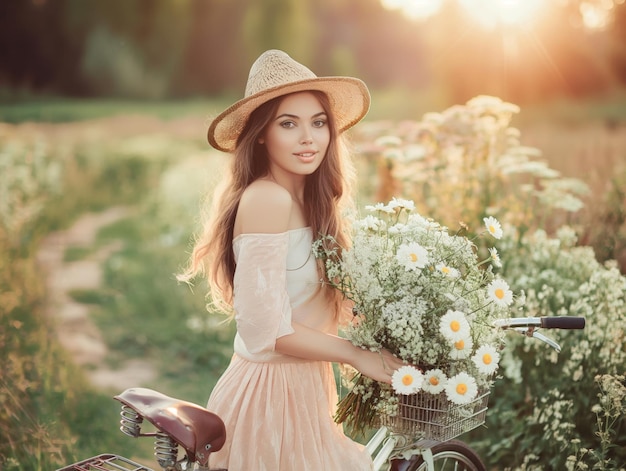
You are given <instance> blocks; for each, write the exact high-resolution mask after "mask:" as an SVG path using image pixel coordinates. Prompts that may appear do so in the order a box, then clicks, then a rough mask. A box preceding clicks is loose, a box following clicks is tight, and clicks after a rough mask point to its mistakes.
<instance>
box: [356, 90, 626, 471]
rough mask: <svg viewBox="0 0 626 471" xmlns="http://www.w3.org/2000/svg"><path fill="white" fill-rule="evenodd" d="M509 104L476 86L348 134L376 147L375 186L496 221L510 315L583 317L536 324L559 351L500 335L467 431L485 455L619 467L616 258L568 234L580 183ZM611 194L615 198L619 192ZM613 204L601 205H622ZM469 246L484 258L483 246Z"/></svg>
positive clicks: (445, 219) (466, 217)
mask: <svg viewBox="0 0 626 471" xmlns="http://www.w3.org/2000/svg"><path fill="white" fill-rule="evenodd" d="M518 112H519V108H518V107H517V106H515V105H513V104H510V103H505V102H503V101H502V100H500V99H498V98H496V97H477V98H475V99H472V100H470V101H469V102H468V103H466V104H465V105H463V106H454V107H451V108H449V109H447V110H445V111H443V112H442V113H429V114H426V115H425V116H424V117H423V119H422V120H421V121H406V122H402V123H397V124H392V123H369V124H366V125H364V126H363V127H362V134H360V135H359V136H357V137H358V141H357V142H358V143H359V146H360V148H361V149H363V150H364V151H365V152H366V153H367V154H368V155H369V156H372V155H376V156H378V159H379V160H378V162H379V163H378V165H379V167H378V168H379V170H380V169H383V172H382V173H381V172H379V175H381V178H380V179H379V183H381V182H383V183H384V185H385V186H386V188H379V190H378V194H385V193H390V194H391V195H396V196H402V197H410V198H412V199H414V200H415V204H416V207H417V208H418V211H419V212H420V213H421V214H424V215H426V216H427V217H432V218H434V219H436V220H438V221H440V222H441V223H442V224H443V225H448V226H456V224H458V222H459V221H462V223H463V222H465V223H467V222H468V221H476V220H480V219H481V218H483V217H485V216H488V215H492V216H495V217H497V219H498V220H500V221H501V222H502V223H503V227H504V228H505V231H504V233H505V236H504V237H503V238H502V239H501V240H500V241H497V243H496V246H497V247H496V248H497V250H498V251H502V254H503V255H502V259H501V262H502V266H501V267H495V266H494V268H493V271H494V273H495V274H496V275H498V276H501V277H503V278H505V279H506V280H507V282H508V283H509V285H510V288H511V290H512V291H513V292H516V293H520V298H521V299H520V304H521V303H522V301H523V302H524V308H523V310H520V311H518V313H517V314H516V315H517V316H560V315H572V316H585V317H586V319H587V326H586V328H585V330H584V331H580V332H577V331H549V332H546V335H548V336H553V337H555V338H556V340H557V341H558V342H559V343H561V344H562V346H563V350H562V351H561V353H559V354H557V353H556V352H554V351H552V350H551V349H550V348H549V347H548V346H547V345H545V344H544V343H541V342H538V341H535V340H532V339H528V338H524V337H521V336H517V337H516V336H508V337H507V339H506V346H505V349H504V350H503V351H502V355H501V358H500V368H499V370H498V378H497V379H496V381H495V385H494V389H493V391H494V394H492V397H491V400H490V411H489V412H488V416H487V424H486V425H487V428H483V429H478V430H475V431H473V432H472V433H471V434H469V435H468V436H466V438H467V439H468V440H470V442H471V444H472V445H474V446H475V447H476V448H477V449H478V450H479V451H480V452H481V455H482V456H483V457H484V458H485V461H486V463H487V464H488V466H491V467H493V468H494V469H502V467H503V464H505V463H506V466H508V468H507V469H545V470H550V469H554V470H562V469H605V470H608V469H620V468H624V467H626V457H625V453H626V452H625V450H626V424H625V423H624V422H625V421H624V414H623V406H624V399H623V398H624V396H623V388H624V365H625V364H626V356H625V355H626V353H625V349H624V346H625V344H626V338H625V336H624V328H625V319H626V304H625V303H626V299H625V296H626V279H625V277H624V275H623V274H621V273H620V270H619V269H618V267H617V264H616V263H615V262H613V261H609V262H607V263H605V264H601V263H599V262H598V261H597V257H596V254H595V253H594V250H593V248H592V247H589V246H585V245H584V242H583V243H581V242H580V241H578V238H577V235H576V231H575V230H574V229H572V227H576V223H577V222H579V220H578V219H577V218H576V217H577V216H578V215H579V210H580V209H581V208H582V207H583V205H584V199H585V195H586V192H587V185H586V184H585V183H583V182H582V181H580V180H577V179H571V178H564V177H563V176H561V175H560V174H559V173H558V172H556V171H555V170H553V169H551V168H550V167H549V166H548V164H547V163H546V161H544V160H542V159H541V151H540V150H539V149H535V148H531V147H528V146H525V145H523V143H522V142H523V141H522V136H521V134H520V132H519V131H518V130H517V129H515V128H514V127H512V126H511V121H512V118H513V116H514V115H515V114H516V113H518ZM380 162H382V165H381V164H380ZM614 196H615V198H617V201H621V197H622V192H621V191H617V192H615V195H614ZM615 207H616V208H619V210H618V211H614V210H613V209H611V211H612V214H617V215H618V216H619V215H621V213H622V211H621V206H619V205H616V206H615ZM596 209H597V210H598V213H601V212H602V210H601V208H596ZM619 217H620V218H621V216H619ZM618 225H621V219H619V221H618ZM611 227H613V226H611ZM513 228H515V229H513ZM603 233H604V232H603ZM586 240H588V239H586ZM477 244H478V241H477ZM479 249H480V250H481V253H482V254H483V258H484V256H485V255H486V249H487V248H486V247H479Z"/></svg>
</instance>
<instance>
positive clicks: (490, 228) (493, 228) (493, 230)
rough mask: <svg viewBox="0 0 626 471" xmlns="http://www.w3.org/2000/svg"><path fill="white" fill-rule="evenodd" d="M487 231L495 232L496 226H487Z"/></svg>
mask: <svg viewBox="0 0 626 471" xmlns="http://www.w3.org/2000/svg"><path fill="white" fill-rule="evenodd" d="M489 232H491V233H492V234H495V233H496V227H495V226H493V225H491V226H489Z"/></svg>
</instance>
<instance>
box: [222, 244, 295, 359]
mask: <svg viewBox="0 0 626 471" xmlns="http://www.w3.org/2000/svg"><path fill="white" fill-rule="evenodd" d="M233 248H234V249H235V255H236V259H237V266H236V269H235V279H234V303H233V307H234V310H235V321H236V323H237V332H238V333H239V336H240V337H241V339H242V340H243V342H244V344H245V345H246V349H247V350H248V351H249V352H250V353H259V352H264V351H272V350H274V346H275V344H276V339H277V338H279V337H282V336H284V335H289V334H292V333H293V332H294V330H293V328H292V327H291V305H290V302H289V296H288V294H287V289H286V274H287V268H286V264H287V261H286V260H287V251H288V248H289V233H287V232H284V233H280V234H244V235H242V236H239V237H238V238H237V239H236V241H235V244H234V246H233Z"/></svg>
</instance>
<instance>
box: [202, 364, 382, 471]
mask: <svg viewBox="0 0 626 471" xmlns="http://www.w3.org/2000/svg"><path fill="white" fill-rule="evenodd" d="M336 404H337V390H336V386H335V379H334V375H333V369H332V365H331V364H330V363H328V362H320V361H299V362H279V363H274V362H273V363H256V362H250V361H248V360H245V359H243V358H241V357H239V356H237V355H234V356H233V358H232V360H231V363H230V365H229V367H228V368H227V370H226V371H225V372H224V374H223V375H222V377H221V378H220V379H219V381H218V383H217V384H216V386H215V388H214V389H213V392H212V393H211V396H210V398H209V401H208V404H207V409H209V410H210V411H212V412H214V413H216V414H217V415H219V416H220V417H221V418H222V420H223V421H224V423H225V425H226V433H227V437H226V443H225V445H224V447H223V448H222V450H220V451H219V452H216V453H213V454H212V455H211V460H210V466H211V467H215V468H227V469H228V470H229V471H295V470H297V471H369V470H372V469H373V465H372V459H371V457H370V456H369V454H368V453H367V452H366V451H365V449H364V447H363V446H362V445H361V444H359V443H356V442H354V441H353V440H351V439H350V438H349V437H347V436H346V435H345V434H344V433H343V430H342V427H341V426H340V425H338V424H336V423H335V422H334V421H333V419H332V416H333V414H334V411H335V408H336Z"/></svg>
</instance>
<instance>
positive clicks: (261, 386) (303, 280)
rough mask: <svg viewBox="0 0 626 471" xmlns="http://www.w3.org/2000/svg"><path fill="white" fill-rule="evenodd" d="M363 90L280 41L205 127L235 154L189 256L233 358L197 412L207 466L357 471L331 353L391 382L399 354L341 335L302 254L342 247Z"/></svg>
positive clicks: (333, 297) (360, 453)
mask: <svg viewBox="0 0 626 471" xmlns="http://www.w3.org/2000/svg"><path fill="white" fill-rule="evenodd" d="M369 101H370V98H369V92H368V90H367V87H366V86H365V84H364V83H363V82H361V81H360V80H358V79H355V78H349V77H317V76H315V74H313V72H311V71H310V70H309V69H308V68H306V67H304V66H303V65H301V64H299V63H298V62H296V61H294V60H293V59H291V58H290V57H289V56H288V55H287V54H285V53H284V52H282V51H276V50H272V51H267V52H265V53H264V54H262V55H261V56H260V57H259V58H258V59H257V61H256V62H255V63H254V64H253V66H252V68H251V70H250V75H249V78H248V83H247V86H246V94H245V98H244V99H242V100H240V101H238V102H237V103H235V104H234V105H232V106H231V107H230V108H228V109H227V110H226V111H224V112H223V113H222V114H220V115H219V116H218V117H217V118H216V119H215V120H214V121H213V122H212V123H211V125H210V127H209V130H208V140H209V142H210V143H211V145H212V146H213V147H215V148H216V149H219V150H221V151H225V152H230V153H233V154H234V155H233V161H232V167H231V175H230V177H231V178H230V180H229V181H228V182H226V185H225V187H224V189H223V190H222V193H221V196H220V197H218V198H215V199H214V211H213V219H212V220H211V221H210V222H209V224H207V226H206V230H205V232H204V235H203V237H202V238H201V239H200V240H199V241H198V243H197V245H196V247H195V248H194V252H193V254H192V260H191V266H190V269H189V271H188V273H187V276H188V277H191V276H193V275H195V274H196V273H198V272H204V273H205V274H206V275H207V276H208V278H209V281H210V286H211V291H212V295H213V299H214V300H216V301H221V302H222V303H223V304H224V305H226V306H229V307H232V309H233V311H234V318H235V320H236V324H237V334H236V336H235V341H234V351H235V353H234V355H233V358H232V360H231V363H230V365H229V366H228V369H227V370H226V371H225V372H224V374H223V375H222V377H221V378H220V379H219V381H218V383H217V385H216V386H215V388H214V390H213V392H212V394H211V397H210V398H209V401H208V405H207V408H208V409H209V410H211V411H213V412H215V413H217V414H218V415H219V416H220V417H221V418H222V419H223V420H224V422H225V425H226V430H227V441H226V445H225V446H224V448H223V449H222V450H221V451H220V452H218V453H215V454H214V456H213V455H212V460H211V466H213V467H224V468H228V469H229V470H230V471H262V470H268V471H269V470H271V471H277V470H284V471H288V470H289V471H291V470H296V469H297V470H310V471H335V470H336V471H339V470H341V471H346V470H355V471H363V470H368V469H371V468H372V462H371V458H370V457H369V455H368V454H367V453H366V452H365V451H364V449H363V447H362V446H361V445H359V444H356V443H355V442H353V441H352V440H350V439H349V438H348V437H346V436H345V435H344V434H343V431H342V430H341V428H340V427H339V426H338V425H337V424H335V423H334V421H333V419H332V415H333V413H334V408H335V405H336V403H337V391H336V384H335V380H334V375H333V371H332V364H331V362H339V363H344V364H349V365H352V366H353V367H355V368H356V369H357V370H359V371H360V372H362V373H363V374H365V375H367V376H370V377H372V378H374V379H376V380H378V381H384V382H388V383H390V382H391V374H392V373H393V371H394V370H395V369H397V368H398V367H400V366H401V362H400V361H399V360H398V359H396V358H395V357H393V356H392V355H391V354H389V353H388V352H386V351H384V352H380V353H378V352H370V351H368V350H362V349H360V348H357V347H355V346H353V345H352V344H351V343H350V342H349V341H347V340H345V339H342V338H340V337H338V336H337V327H338V323H339V318H340V312H342V309H341V305H342V300H341V299H340V295H339V293H338V292H337V291H334V290H331V289H330V288H328V287H327V286H325V285H324V284H323V283H322V281H323V277H324V276H325V275H324V274H323V270H320V269H319V268H318V266H317V264H316V261H315V259H314V257H313V255H312V242H313V239H314V237H316V236H317V235H319V234H330V235H333V236H334V237H335V238H336V240H337V241H338V243H339V244H341V245H342V246H345V244H347V243H348V241H347V240H346V236H345V233H344V232H345V227H344V224H345V223H344V220H343V219H342V216H344V215H343V214H342V212H341V211H342V210H343V209H344V207H345V204H346V201H348V197H349V196H350V195H349V192H348V190H349V188H348V179H347V176H346V171H347V170H346V168H347V160H346V158H347V156H346V154H345V152H344V151H343V147H342V145H341V139H342V138H341V132H343V131H345V130H346V129H348V128H349V127H351V126H353V125H354V124H356V123H357V122H358V121H359V120H361V119H362V118H363V116H364V115H365V114H366V113H367V110H368V108H369Z"/></svg>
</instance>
